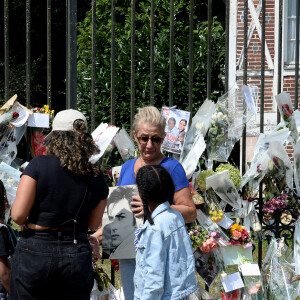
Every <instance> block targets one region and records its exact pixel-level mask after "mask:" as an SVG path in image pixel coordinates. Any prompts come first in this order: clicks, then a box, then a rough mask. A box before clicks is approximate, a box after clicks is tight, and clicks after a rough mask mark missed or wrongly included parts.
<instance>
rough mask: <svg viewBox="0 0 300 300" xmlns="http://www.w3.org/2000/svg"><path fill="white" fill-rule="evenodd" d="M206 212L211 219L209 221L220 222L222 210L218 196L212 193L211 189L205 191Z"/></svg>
mask: <svg viewBox="0 0 300 300" xmlns="http://www.w3.org/2000/svg"><path fill="white" fill-rule="evenodd" d="M205 208H206V211H207V213H208V215H209V217H210V218H211V220H212V221H213V222H215V223H218V222H220V221H221V220H223V215H224V213H223V210H222V208H221V206H220V201H219V197H218V195H217V194H216V193H215V192H214V190H213V189H208V190H207V197H206V206H205Z"/></svg>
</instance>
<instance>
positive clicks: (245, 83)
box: [242, 0, 248, 175]
mask: <svg viewBox="0 0 300 300" xmlns="http://www.w3.org/2000/svg"><path fill="white" fill-rule="evenodd" d="M247 33H248V0H244V72H243V84H244V85H247V81H248V76H247V72H248V43H247V42H248V35H247ZM244 106H245V100H244V99H243V107H244ZM246 130H247V126H246V125H245V127H244V130H243V135H242V175H244V173H245V170H246Z"/></svg>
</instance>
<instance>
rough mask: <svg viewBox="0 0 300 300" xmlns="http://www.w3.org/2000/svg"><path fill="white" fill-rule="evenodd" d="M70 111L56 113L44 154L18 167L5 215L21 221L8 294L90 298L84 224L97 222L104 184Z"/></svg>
mask: <svg viewBox="0 0 300 300" xmlns="http://www.w3.org/2000/svg"><path fill="white" fill-rule="evenodd" d="M86 131H87V122H86V119H85V117H84V115H83V114H82V113H80V112H79V111H76V110H72V109H69V110H64V111H61V112H59V113H58V114H57V115H56V117H55V118H54V120H53V126H52V132H51V133H50V134H49V136H47V137H46V141H47V143H48V144H47V155H45V156H37V157H35V158H34V159H33V160H32V161H31V162H30V163H29V165H28V166H27V167H26V169H25V170H24V172H23V174H22V177H21V180H20V184H19V187H18V190H17V194H16V199H15V202H14V204H13V206H12V210H11V217H12V219H13V220H14V221H15V222H16V223H17V224H19V225H24V230H23V232H22V237H21V239H20V240H19V242H18V245H17V247H16V250H15V256H14V260H13V262H12V272H11V285H10V292H11V294H10V297H11V299H14V300H15V299H22V300H26V299H31V300H32V299H80V300H84V299H90V292H91V290H92V287H93V280H94V276H93V270H92V251H91V246H90V244H89V241H88V239H87V231H88V228H90V229H92V230H95V229H97V228H98V226H99V225H100V223H101V220H102V215H103V211H104V208H105V206H106V202H107V195H108V187H107V185H106V183H105V180H104V178H103V175H102V173H101V172H100V171H99V169H98V168H97V167H96V166H95V165H92V164H91V163H90V162H89V159H90V157H91V156H92V155H93V154H97V153H98V152H99V150H98V148H97V146H96V145H95V144H94V142H93V139H92V136H91V135H90V134H89V133H87V132H86Z"/></svg>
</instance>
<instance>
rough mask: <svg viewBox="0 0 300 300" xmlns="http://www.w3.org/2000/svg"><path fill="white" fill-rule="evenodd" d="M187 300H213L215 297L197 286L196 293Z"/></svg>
mask: <svg viewBox="0 0 300 300" xmlns="http://www.w3.org/2000/svg"><path fill="white" fill-rule="evenodd" d="M189 300H215V297H214V296H212V295H211V294H210V293H209V292H208V291H206V290H205V289H204V288H203V287H202V286H201V285H200V284H198V287H197V290H196V292H194V293H193V294H191V295H189Z"/></svg>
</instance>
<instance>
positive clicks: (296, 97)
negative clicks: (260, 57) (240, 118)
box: [294, 1, 300, 109]
mask: <svg viewBox="0 0 300 300" xmlns="http://www.w3.org/2000/svg"><path fill="white" fill-rule="evenodd" d="M299 9H300V5H299V1H296V59H295V103H294V106H295V109H297V108H298V94H299V93H298V86H299V83H298V78H299Z"/></svg>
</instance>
